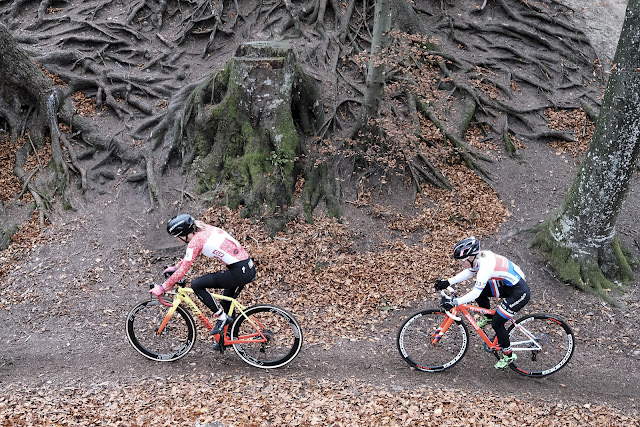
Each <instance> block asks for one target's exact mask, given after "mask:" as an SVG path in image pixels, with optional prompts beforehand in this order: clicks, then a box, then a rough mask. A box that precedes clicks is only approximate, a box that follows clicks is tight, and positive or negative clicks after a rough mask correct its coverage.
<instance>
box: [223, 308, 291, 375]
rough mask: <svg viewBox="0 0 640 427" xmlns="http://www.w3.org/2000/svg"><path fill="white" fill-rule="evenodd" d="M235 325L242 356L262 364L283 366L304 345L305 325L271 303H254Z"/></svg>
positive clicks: (236, 347)
mask: <svg viewBox="0 0 640 427" xmlns="http://www.w3.org/2000/svg"><path fill="white" fill-rule="evenodd" d="M244 313H245V315H246V317H245V316H243V315H239V316H238V317H237V318H236V320H235V322H233V325H232V326H231V340H232V341H239V342H238V343H235V344H232V346H233V349H234V350H235V351H236V353H238V356H240V358H241V359H242V360H244V361H245V362H247V363H248V364H249V365H252V366H256V367H258V368H279V367H280V366H284V365H286V364H287V363H289V362H291V361H292V360H293V359H294V358H295V357H296V356H297V355H298V353H299V352H300V348H301V347H302V329H300V325H299V324H298V321H297V320H296V319H295V318H294V317H293V315H291V314H290V313H289V312H287V311H286V310H284V309H282V308H280V307H276V306H274V305H269V304H261V305H254V306H253V307H249V308H248V309H246V310H245V312H244Z"/></svg>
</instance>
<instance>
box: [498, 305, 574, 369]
mask: <svg viewBox="0 0 640 427" xmlns="http://www.w3.org/2000/svg"><path fill="white" fill-rule="evenodd" d="M517 323H518V325H517V326H512V327H511V328H510V329H509V336H510V339H511V347H512V349H513V350H514V351H515V352H516V354H517V355H518V359H517V361H516V362H515V363H513V364H512V365H510V366H511V368H512V369H514V370H515V371H516V372H518V373H521V374H523V375H527V376H546V375H550V374H552V373H554V372H557V371H558V370H560V369H561V368H562V367H564V366H565V365H566V364H567V362H568V361H569V359H570V358H571V356H572V354H573V350H574V347H575V341H574V335H573V331H572V330H571V328H570V327H569V326H568V325H567V324H566V323H565V322H564V321H562V320H560V319H558V318H556V317H553V316H548V315H544V314H534V315H530V316H527V317H525V318H522V319H520V320H518V321H517Z"/></svg>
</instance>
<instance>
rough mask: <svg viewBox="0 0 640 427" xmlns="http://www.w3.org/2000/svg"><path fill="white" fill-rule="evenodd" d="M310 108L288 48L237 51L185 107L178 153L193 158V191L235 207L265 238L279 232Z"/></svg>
mask: <svg viewBox="0 0 640 427" xmlns="http://www.w3.org/2000/svg"><path fill="white" fill-rule="evenodd" d="M205 99H206V100H213V102H212V103H211V104H205V103H204V100H205ZM316 101H317V93H316V91H315V88H314V87H313V85H312V84H311V82H310V80H309V79H308V78H306V77H305V76H304V75H303V73H302V72H301V70H300V69H299V67H298V66H297V65H296V62H295V58H294V55H293V50H292V49H291V46H290V45H289V44H287V43H281V42H250V43H244V44H242V45H240V47H239V48H238V50H237V52H236V55H235V57H234V58H233V59H231V60H230V61H229V62H228V63H227V65H226V67H225V69H224V70H222V71H220V72H217V73H214V74H213V75H212V77H211V79H209V80H208V81H207V82H205V83H204V84H203V85H201V86H200V87H199V88H197V89H196V90H195V91H194V92H193V93H192V95H191V101H190V106H188V107H187V109H188V110H191V111H193V112H196V113H197V116H195V120H194V123H195V133H194V138H191V139H188V144H191V145H193V146H190V147H186V151H191V150H194V151H195V152H196V155H197V156H198V157H199V158H198V160H196V161H195V162H194V163H193V167H194V168H195V171H196V174H197V177H198V190H199V191H200V192H209V193H210V194H211V196H213V197H218V198H222V199H223V202H224V203H225V204H227V205H228V206H230V207H232V208H234V209H235V208H237V207H239V206H243V211H242V215H243V216H245V217H253V218H260V219H262V220H263V221H264V222H265V224H266V225H267V228H268V229H269V230H270V231H277V230H279V229H281V228H282V227H283V226H284V224H286V222H288V221H290V220H291V219H292V218H293V217H294V216H296V215H297V213H296V212H295V211H294V209H293V191H294V187H295V182H296V179H297V172H296V171H299V170H300V168H299V166H300V164H299V162H298V156H299V154H300V153H301V146H300V139H299V135H298V129H301V130H303V131H304V130H307V131H311V130H312V129H310V127H311V126H312V125H313V122H314V119H315V114H316V112H315V105H316V104H317V102H316Z"/></svg>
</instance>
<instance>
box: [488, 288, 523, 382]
mask: <svg viewBox="0 0 640 427" xmlns="http://www.w3.org/2000/svg"><path fill="white" fill-rule="evenodd" d="M515 289H516V292H513V293H512V294H511V295H509V296H508V297H506V298H505V299H504V300H502V304H500V307H498V310H496V316H493V320H492V321H491V327H492V328H493V330H494V331H495V332H496V336H497V337H498V344H500V347H501V348H502V353H503V354H504V356H503V358H502V360H500V361H498V363H496V368H498V369H502V368H505V367H506V366H507V365H508V364H509V363H511V362H513V361H514V360H515V359H516V355H515V354H513V355H512V351H511V341H510V340H509V334H508V333H507V330H506V328H505V327H504V325H505V323H506V322H507V320H510V319H513V316H515V314H516V313H517V312H518V311H520V310H521V309H522V307H524V306H525V305H527V303H528V302H529V298H530V297H531V295H530V294H531V293H530V291H529V287H528V286H527V284H526V283H525V282H524V280H521V281H520V282H518V284H517V285H516V287H515Z"/></svg>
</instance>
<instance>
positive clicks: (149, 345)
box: [126, 300, 196, 362]
mask: <svg viewBox="0 0 640 427" xmlns="http://www.w3.org/2000/svg"><path fill="white" fill-rule="evenodd" d="M168 311H169V310H168V309H167V307H165V306H164V305H162V304H160V302H159V301H157V300H146V301H142V302H140V303H138V304H137V305H136V306H135V307H133V308H132V309H131V311H130V312H129V315H128V316H127V325H126V331H127V338H129V342H130V343H131V345H132V346H133V348H135V349H136V350H137V351H138V352H139V353H140V354H142V355H143V356H144V357H146V358H148V359H151V360H156V361H159V362H171V361H174V360H178V359H180V358H181V357H183V356H184V355H186V354H187V353H188V352H189V351H190V350H191V348H192V347H193V344H194V343H195V342H196V325H195V322H194V321H193V317H191V315H190V314H189V313H188V312H187V311H186V310H185V309H183V308H182V307H180V306H178V308H177V310H176V312H175V313H173V316H171V319H169V322H168V323H167V325H166V326H165V327H164V329H163V330H162V333H161V334H160V335H158V329H159V327H160V325H161V324H162V322H163V321H164V318H165V317H166V315H167V313H168Z"/></svg>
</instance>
